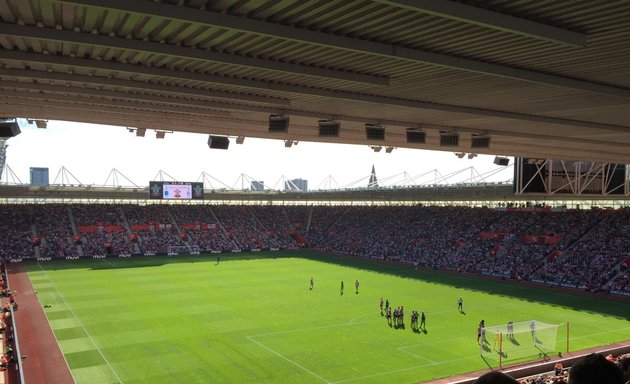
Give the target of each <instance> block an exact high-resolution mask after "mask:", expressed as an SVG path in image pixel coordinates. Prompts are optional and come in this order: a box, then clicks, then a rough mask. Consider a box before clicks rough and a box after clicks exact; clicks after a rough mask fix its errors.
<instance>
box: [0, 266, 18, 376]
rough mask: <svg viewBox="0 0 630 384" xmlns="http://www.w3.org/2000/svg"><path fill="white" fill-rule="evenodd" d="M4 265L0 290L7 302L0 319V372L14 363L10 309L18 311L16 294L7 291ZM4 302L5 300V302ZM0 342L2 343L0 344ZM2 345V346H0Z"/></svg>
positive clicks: (1, 269)
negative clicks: (0, 349) (0, 348)
mask: <svg viewBox="0 0 630 384" xmlns="http://www.w3.org/2000/svg"><path fill="white" fill-rule="evenodd" d="M4 271H5V266H4V263H0V290H1V292H2V294H1V296H2V297H8V302H7V303H5V305H4V306H3V307H2V312H1V313H2V318H1V319H0V334H1V335H2V337H1V338H0V347H2V348H3V349H2V352H1V353H0V371H6V370H8V369H9V368H11V365H12V364H14V363H15V361H16V356H15V353H14V351H13V347H14V344H13V343H14V336H13V321H12V319H11V307H12V308H13V310H14V311H17V310H18V304H17V301H16V299H15V296H16V295H17V292H11V290H9V289H8V284H7V277H6V275H5V272H4ZM5 301H6V300H5ZM2 341H4V342H3V343H2ZM2 344H4V345H3V346H2Z"/></svg>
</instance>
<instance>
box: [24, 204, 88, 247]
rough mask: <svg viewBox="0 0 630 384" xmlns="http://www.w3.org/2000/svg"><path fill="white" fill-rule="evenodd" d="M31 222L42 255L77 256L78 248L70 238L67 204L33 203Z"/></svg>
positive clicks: (70, 226)
mask: <svg viewBox="0 0 630 384" xmlns="http://www.w3.org/2000/svg"><path fill="white" fill-rule="evenodd" d="M31 209H32V210H33V223H34V224H35V229H36V231H37V235H38V236H39V237H40V245H39V253H40V256H42V257H53V256H61V257H65V256H78V255H79V250H78V248H77V245H76V244H75V243H74V241H73V240H72V235H73V233H74V232H73V230H72V224H71V223H70V215H69V213H68V206H67V205H62V204H41V205H33V206H32V208H31Z"/></svg>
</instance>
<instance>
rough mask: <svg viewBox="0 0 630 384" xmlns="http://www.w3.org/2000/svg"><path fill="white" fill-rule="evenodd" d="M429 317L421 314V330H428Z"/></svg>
mask: <svg viewBox="0 0 630 384" xmlns="http://www.w3.org/2000/svg"><path fill="white" fill-rule="evenodd" d="M426 322H427V317H426V316H425V315H424V312H422V314H420V328H424V329H427V325H426Z"/></svg>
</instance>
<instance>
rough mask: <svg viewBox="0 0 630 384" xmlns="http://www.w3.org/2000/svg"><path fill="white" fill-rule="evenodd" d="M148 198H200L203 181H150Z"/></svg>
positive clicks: (201, 197) (201, 196)
mask: <svg viewBox="0 0 630 384" xmlns="http://www.w3.org/2000/svg"><path fill="white" fill-rule="evenodd" d="M149 198H150V199H161V200H202V199H203V183H191V182H186V181H150V182H149Z"/></svg>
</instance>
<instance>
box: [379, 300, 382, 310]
mask: <svg viewBox="0 0 630 384" xmlns="http://www.w3.org/2000/svg"><path fill="white" fill-rule="evenodd" d="M379 304H380V306H381V312H383V298H382V297H381V301H380V303H379Z"/></svg>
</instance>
